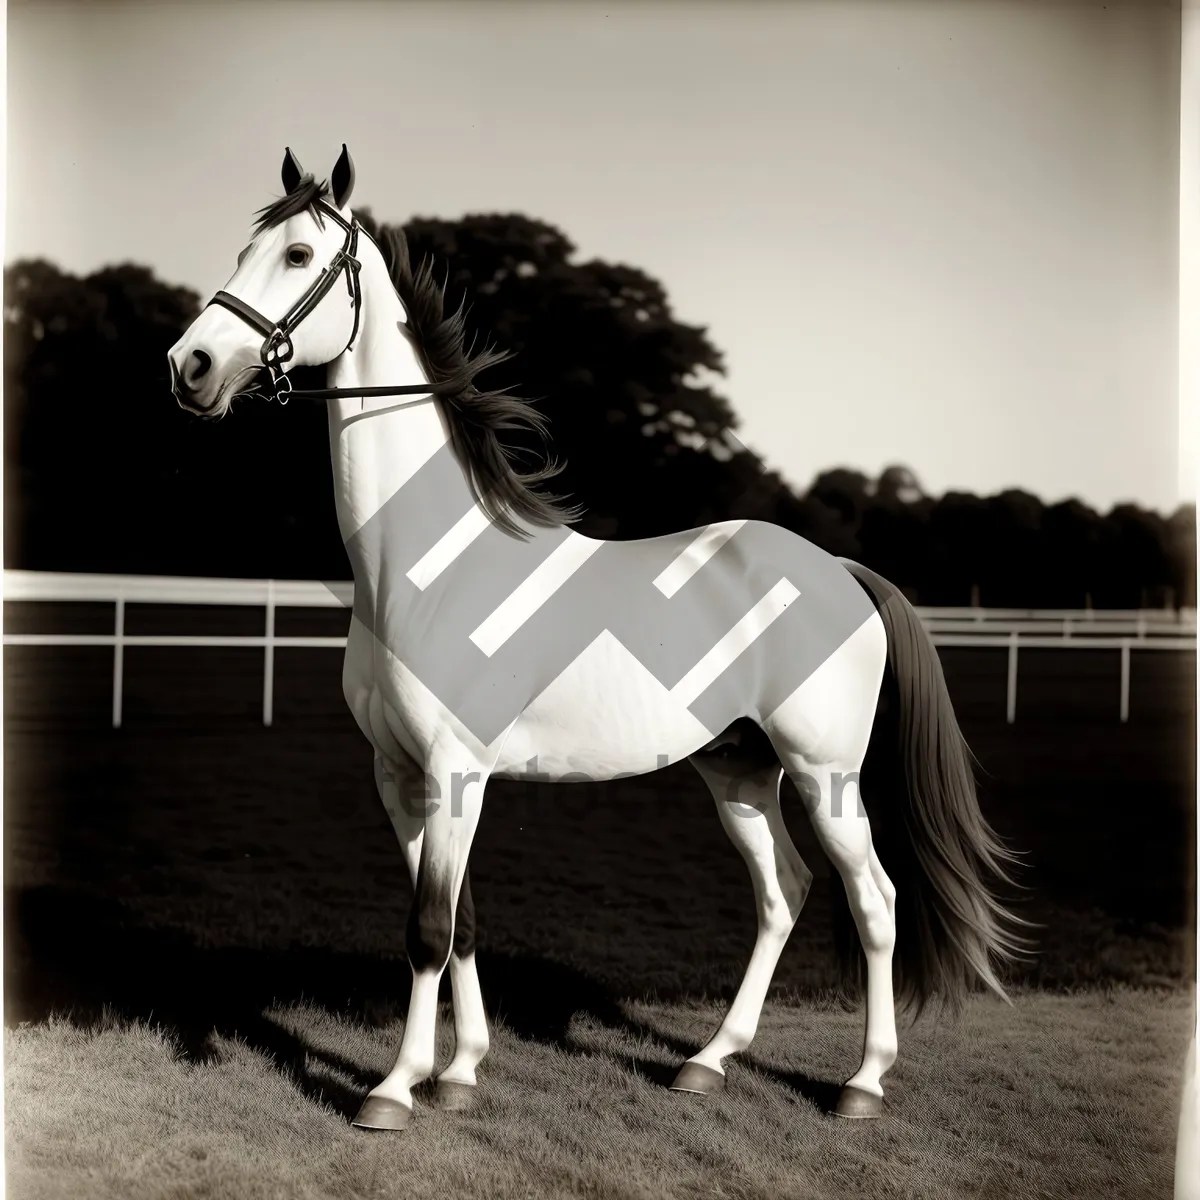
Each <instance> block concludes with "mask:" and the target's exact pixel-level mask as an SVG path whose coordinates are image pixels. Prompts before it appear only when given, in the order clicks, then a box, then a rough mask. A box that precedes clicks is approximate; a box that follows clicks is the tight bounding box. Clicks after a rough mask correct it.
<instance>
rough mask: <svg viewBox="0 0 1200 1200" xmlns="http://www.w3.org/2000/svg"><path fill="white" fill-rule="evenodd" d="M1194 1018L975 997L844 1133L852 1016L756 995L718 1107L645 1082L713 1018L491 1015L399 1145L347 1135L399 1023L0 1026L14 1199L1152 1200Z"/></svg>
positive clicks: (1163, 1187) (1105, 999) (272, 1017)
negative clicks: (470, 1104)
mask: <svg viewBox="0 0 1200 1200" xmlns="http://www.w3.org/2000/svg"><path fill="white" fill-rule="evenodd" d="M1187 1007H1188V1003H1187V998H1186V997H1184V996H1182V995H1180V994H1170V993H1157V992H1148V991H1144V990H1137V991H1135V990H1129V989H1118V990H1115V991H1112V992H1109V993H1107V994H1101V993H1090V994H1084V995H1058V996H1048V995H1044V994H1038V993H1030V994H1022V995H1019V996H1018V997H1017V1003H1016V1005H1015V1006H1014V1008H1012V1009H1011V1010H1002V1006H999V1005H998V1003H997V1004H991V1003H988V1002H986V1001H982V1000H981V1001H978V1002H976V1003H975V1004H973V1005H972V1007H971V1009H970V1010H969V1011H968V1013H967V1014H966V1016H965V1018H964V1019H963V1020H962V1021H961V1023H960V1024H959V1025H957V1026H956V1027H954V1028H940V1029H938V1028H934V1027H932V1026H929V1025H926V1024H924V1023H922V1024H921V1025H920V1026H919V1027H918V1028H917V1029H915V1030H912V1031H910V1032H909V1033H908V1034H907V1036H906V1037H904V1039H903V1043H902V1045H903V1057H902V1060H901V1063H900V1064H899V1065H898V1066H897V1068H896V1069H895V1071H894V1072H893V1075H892V1077H891V1086H890V1091H889V1108H888V1110H887V1112H886V1114H885V1118H884V1119H883V1120H881V1121H878V1122H866V1123H859V1122H846V1121H839V1120H837V1119H836V1118H834V1117H830V1116H828V1115H826V1114H825V1112H824V1111H823V1109H822V1104H823V1102H824V1101H825V1099H826V1096H825V1092H827V1091H828V1090H829V1083H830V1081H832V1080H837V1079H839V1078H841V1077H842V1075H844V1074H845V1072H846V1071H847V1070H848V1069H851V1068H850V1064H851V1062H852V1060H853V1058H854V1054H855V1050H856V1047H857V1046H858V1044H859V1039H860V1037H861V1030H860V1027H859V1022H858V1017H857V1015H856V1014H847V1013H845V1012H843V1011H841V1010H840V1009H839V1008H837V1007H835V1006H832V1005H828V1004H825V1005H822V1004H818V1003H813V1002H808V1003H806V1004H803V1005H799V1006H796V1005H787V1004H780V1003H776V1004H773V1005H772V1006H771V1007H770V1008H769V1009H768V1011H767V1013H766V1015H765V1018H764V1021H763V1026H762V1028H761V1029H760V1032H759V1035H758V1038H757V1039H756V1042H755V1045H754V1047H753V1048H752V1050H751V1051H750V1052H749V1054H748V1055H747V1056H746V1060H745V1061H741V1062H737V1063H735V1064H734V1065H732V1066H731V1067H730V1070H729V1082H728V1086H727V1088H726V1090H725V1092H724V1093H722V1094H720V1095H718V1096H715V1097H707V1098H703V1099H701V1098H697V1097H684V1096H680V1095H678V1094H675V1093H671V1092H669V1091H667V1090H666V1088H665V1087H664V1086H663V1084H664V1081H665V1080H667V1079H668V1078H669V1077H670V1074H671V1072H672V1069H673V1068H674V1066H675V1065H677V1063H678V1060H679V1057H680V1053H681V1051H682V1049H683V1047H684V1046H690V1045H692V1044H693V1043H694V1040H695V1038H696V1036H697V1033H698V1031H700V1030H702V1029H707V1028H709V1027H711V1026H712V1025H713V1023H714V1022H715V1021H716V1020H717V1019H718V1010H717V1009H716V1008H715V1007H714V1006H712V1005H691V1004H673V1005H664V1004H651V1003H637V1002H632V1003H626V1004H622V1005H621V1006H620V1012H619V1014H613V1015H610V1016H609V1017H608V1018H607V1019H600V1018H598V1017H595V1016H593V1015H590V1014H580V1015H577V1016H576V1017H575V1018H574V1019H573V1020H572V1021H571V1022H570V1025H569V1028H568V1029H567V1030H566V1032H565V1034H564V1035H563V1036H561V1037H559V1038H557V1039H555V1040H554V1041H549V1042H548V1041H544V1040H531V1039H528V1038H523V1037H521V1036H520V1035H519V1034H517V1033H516V1032H515V1031H514V1030H512V1029H511V1028H509V1027H507V1026H504V1025H501V1026H500V1027H499V1028H498V1029H497V1030H496V1032H495V1036H494V1040H493V1050H492V1052H491V1054H490V1055H489V1058H488V1059H487V1067H486V1071H484V1072H482V1073H481V1087H482V1088H483V1089H484V1091H483V1095H482V1098H481V1100H480V1102H479V1103H478V1105H477V1107H476V1109H475V1111H473V1112H470V1113H443V1112H440V1111H437V1110H434V1109H432V1108H429V1107H420V1108H419V1109H418V1112H417V1118H418V1119H417V1122H416V1124H415V1125H414V1126H413V1127H412V1128H410V1129H409V1130H408V1131H407V1132H405V1133H404V1134H401V1135H398V1136H397V1135H387V1134H384V1135H379V1134H370V1133H365V1132H362V1131H358V1130H354V1129H352V1128H351V1127H350V1126H349V1125H348V1123H347V1121H348V1114H349V1113H351V1112H352V1111H353V1108H354V1106H355V1103H356V1101H357V1097H358V1096H359V1095H361V1093H362V1091H363V1090H365V1088H366V1087H368V1086H370V1083H371V1082H372V1081H373V1080H374V1079H375V1078H376V1077H377V1075H378V1074H379V1073H380V1072H382V1071H384V1070H386V1069H387V1067H388V1066H389V1065H390V1062H391V1055H392V1054H393V1053H394V1049H395V1046H396V1044H397V1041H398V1038H399V1033H400V1023H399V1021H398V1020H396V1019H390V1020H382V1021H380V1022H378V1023H376V1024H373V1025H371V1026H367V1025H365V1024H364V1023H362V1022H361V1021H359V1020H358V1019H356V1018H355V1017H353V1016H350V1015H347V1014H344V1013H342V1014H333V1013H330V1012H328V1011H327V1010H326V1009H325V1008H323V1007H320V1006H313V1005H291V1006H286V1007H282V1008H276V1009H269V1010H267V1012H266V1013H265V1014H264V1015H263V1018H262V1020H263V1022H264V1023H266V1024H269V1025H270V1026H272V1027H273V1028H274V1030H275V1031H276V1032H275V1035H274V1036H275V1038H276V1039H277V1040H278V1041H279V1042H285V1041H290V1042H294V1045H295V1047H296V1056H295V1057H294V1058H292V1059H291V1060H289V1059H288V1058H287V1056H286V1054H283V1055H281V1054H279V1053H278V1052H277V1053H276V1056H275V1058H274V1060H273V1059H272V1057H271V1056H270V1053H269V1052H268V1051H265V1050H264V1049H263V1048H262V1046H261V1044H256V1042H255V1041H254V1040H253V1039H245V1038H243V1039H238V1038H235V1037H230V1036H227V1037H217V1038H214V1039H213V1041H212V1042H211V1044H210V1046H209V1053H208V1055H207V1056H206V1057H204V1058H203V1059H197V1058H195V1057H190V1056H188V1055H186V1054H183V1053H181V1052H180V1048H179V1045H178V1043H176V1042H175V1041H174V1040H173V1039H172V1038H171V1037H170V1036H169V1035H168V1034H167V1033H165V1032H164V1031H163V1030H162V1029H160V1028H155V1027H153V1026H149V1025H144V1024H134V1025H130V1024H129V1023H128V1022H125V1021H115V1020H113V1021H101V1022H99V1023H98V1024H97V1025H95V1026H93V1027H91V1028H88V1027H82V1028H81V1027H80V1026H79V1025H77V1024H75V1023H72V1022H70V1021H66V1020H57V1021H51V1022H48V1023H42V1024H40V1025H37V1026H31V1027H22V1028H19V1029H17V1030H15V1031H12V1032H10V1033H9V1036H8V1041H7V1049H6V1055H7V1060H8V1086H9V1091H10V1095H11V1096H12V1097H13V1098H14V1100H17V1098H19V1101H18V1102H14V1103H10V1106H9V1120H8V1137H9V1194H10V1195H12V1196H20V1197H30V1198H32V1197H38V1198H41V1197H45V1198H47V1200H49V1198H50V1197H66V1196H72V1197H75V1196H79V1197H82V1196H95V1197H105V1198H106V1200H107V1198H111V1200H149V1198H151V1197H156V1198H157V1197H167V1196H171V1197H178V1196H230V1197H234V1196H237V1197H246V1198H247V1200H249V1198H256V1197H264V1198H265V1197H272V1196H297V1197H325V1196H337V1197H346V1198H351V1197H374V1196H404V1197H412V1198H413V1200H417V1198H421V1197H430V1198H433V1197H444V1196H480V1197H489V1198H493V1200H510V1198H516V1197H525V1196H588V1197H597V1198H601V1197H603V1198H605V1200H609V1198H611V1200H618V1198H620V1200H625V1198H630V1200H632V1198H633V1197H639V1198H641V1197H647V1198H649V1197H666V1196H671V1197H674V1196H680V1197H687V1196H721V1197H752V1196H753V1197H782V1196H787V1197H814V1198H815V1197H821V1198H822V1200H826V1198H827V1200H844V1198H845V1197H848V1196H871V1197H880V1198H883V1197H897V1198H899V1197H916V1196H920V1197H937V1198H939V1200H940V1198H941V1197H946V1198H958V1197H964V1196H980V1197H994V1198H997V1200H999V1198H1001V1197H1003V1198H1005V1200H1017V1198H1024V1197H1030V1198H1032V1197H1039V1198H1041V1197H1078V1198H1080V1200H1096V1198H1098V1197H1103V1196H1113V1197H1127V1198H1129V1200H1137V1198H1141V1197H1159V1196H1161V1197H1166V1196H1169V1195H1170V1194H1171V1177H1172V1158H1173V1152H1174V1151H1173V1145H1174V1130H1173V1128H1172V1127H1171V1125H1170V1123H1169V1120H1168V1119H1167V1118H1168V1117H1169V1114H1170V1113H1171V1111H1172V1108H1173V1106H1174V1104H1175V1100H1176V1097H1175V1091H1176V1089H1175V1086H1174V1083H1173V1080H1174V1076H1175V1075H1176V1072H1177V1067H1178V1064H1179V1062H1180V1061H1181V1057H1182V1054H1183V1050H1184V1043H1185V1040H1186V1038H1185V1027H1186V1023H1187ZM301 1047H303V1050H302V1051H301V1049H300V1048H301ZM443 1054H445V1047H443ZM442 1061H445V1058H444V1057H443V1059H442ZM281 1068H283V1069H281Z"/></svg>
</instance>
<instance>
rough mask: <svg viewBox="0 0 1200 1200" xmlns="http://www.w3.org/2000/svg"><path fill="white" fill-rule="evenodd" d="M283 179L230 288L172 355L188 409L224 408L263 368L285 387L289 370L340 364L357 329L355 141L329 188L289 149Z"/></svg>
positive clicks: (217, 411)
mask: <svg viewBox="0 0 1200 1200" xmlns="http://www.w3.org/2000/svg"><path fill="white" fill-rule="evenodd" d="M283 186H284V193H285V194H284V196H283V197H282V199H280V200H278V201H276V202H275V203H274V204H272V205H270V206H269V207H267V208H265V209H263V210H262V212H261V213H260V216H259V221H258V224H257V225H256V227H255V234H254V237H253V239H252V240H251V242H250V244H249V245H248V246H247V247H246V248H245V249H244V250H243V251H242V252H241V254H240V255H238V265H237V270H236V271H235V272H234V273H233V276H232V277H231V278H230V280H229V282H228V283H227V284H226V285H225V289H224V290H223V291H220V292H218V293H217V294H216V295H215V296H214V297H213V299H212V300H210V301H209V304H208V306H207V307H206V308H205V309H204V311H203V312H202V313H201V314H200V315H199V316H198V317H197V318H196V320H195V321H193V322H192V324H191V325H190V326H189V328H188V329H187V331H186V332H185V333H184V335H183V337H181V338H180V339H179V341H177V342H176V343H175V345H174V346H172V347H171V350H170V351H169V353H168V355H167V357H168V360H169V362H170V369H171V389H172V391H173V392H174V393H175V398H176V399H177V400H178V401H179V404H180V405H181V406H182V407H183V408H186V409H187V410H188V411H189V412H194V413H199V414H201V415H202V416H206V417H219V416H223V415H224V414H225V413H226V412H228V410H229V405H230V402H231V401H232V399H233V397H234V396H235V395H237V394H238V393H239V392H245V391H248V390H251V388H252V385H253V382H254V380H255V379H256V377H257V376H258V375H259V372H261V371H264V370H266V371H267V372H268V373H269V374H270V376H271V378H272V380H281V381H282V382H283V384H284V385H285V386H286V383H287V381H286V380H285V379H283V378H282V372H283V371H285V370H286V369H288V368H289V367H293V366H320V365H322V364H324V363H328V362H331V361H332V360H333V359H335V358H337V357H338V356H339V355H340V354H342V353H343V352H344V351H345V350H346V348H347V347H348V345H349V344H350V343H351V342H352V340H353V338H354V336H355V333H356V332H357V327H358V308H359V290H358V261H357V259H356V258H355V257H354V255H355V251H356V249H357V238H358V225H357V224H356V223H355V222H354V219H353V217H352V216H351V214H350V211H349V209H348V208H347V207H346V205H347V203H348V201H349V199H350V193H351V191H352V190H353V187H354V164H353V163H352V162H351V160H350V155H349V153H348V152H347V150H346V147H345V146H342V153H341V156H340V157H339V158H338V161H337V164H336V165H335V166H334V168H333V173H332V175H331V176H330V182H329V185H328V186H326V185H325V184H319V183H317V182H316V181H315V180H314V179H313V177H312V176H311V175H306V174H305V173H304V171H303V170H302V169H301V167H300V164H299V163H298V162H297V161H296V159H295V157H294V156H293V154H292V152H291V150H290V149H289V150H287V151H286V152H285V154H284V159H283ZM280 390H282V389H280Z"/></svg>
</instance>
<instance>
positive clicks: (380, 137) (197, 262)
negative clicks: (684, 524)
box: [5, 0, 1194, 510]
mask: <svg viewBox="0 0 1200 1200" xmlns="http://www.w3.org/2000/svg"><path fill="white" fill-rule="evenodd" d="M8 33H9V40H8V88H9V96H8V103H9V107H8V114H9V115H8V122H9V124H8V155H9V160H8V213H7V225H6V241H5V258H6V260H7V261H9V262H11V261H13V260H14V259H16V258H20V257H25V256H32V255H39V256H45V257H47V258H50V259H52V260H53V261H55V262H57V263H59V264H60V265H61V266H63V267H65V268H67V269H68V270H71V271H75V272H86V271H89V270H93V269H95V268H96V267H99V266H101V265H103V264H106V263H111V262H115V261H120V260H126V259H132V260H136V261H138V262H143V263H146V264H149V265H150V266H152V267H153V268H154V269H155V270H156V271H157V272H158V273H159V274H160V275H161V276H162V277H163V278H164V279H166V280H168V281H171V282H177V283H183V284H187V285H189V286H191V287H194V288H195V289H197V290H198V291H199V292H200V293H202V294H203V295H205V296H207V295H208V294H210V293H211V292H213V291H214V290H215V289H216V288H218V287H219V286H221V284H223V283H224V282H225V280H226V279H227V278H228V277H229V275H230V274H231V273H232V271H233V267H234V258H235V256H236V253H237V251H238V250H239V249H240V248H241V246H242V245H244V243H245V235H246V231H247V227H248V225H249V223H250V220H251V215H252V212H253V210H254V209H256V208H258V207H260V206H262V205H263V204H265V203H267V202H268V201H269V200H271V199H272V198H273V197H274V196H276V195H277V194H278V193H279V190H280V182H279V164H280V160H281V158H282V155H283V148H284V146H285V145H291V147H292V148H293V150H295V152H296V154H297V156H298V157H299V158H300V160H301V162H303V163H304V165H305V166H306V167H307V168H308V169H310V170H313V171H314V172H315V173H316V174H317V175H318V176H324V175H327V174H328V173H329V171H330V169H331V168H332V166H333V162H334V159H335V158H336V155H337V153H338V151H339V149H340V145H341V143H342V142H343V141H346V142H348V143H349V145H350V150H351V153H352V154H353V156H354V159H355V163H356V166H357V178H358V182H357V187H356V191H355V201H356V202H357V203H359V204H363V205H369V206H370V207H371V208H372V209H373V210H374V212H375V214H376V216H378V217H381V218H383V219H385V220H389V221H403V220H406V219H408V218H409V217H410V216H413V215H424V216H438V217H445V218H455V217H458V216H461V215H463V214H464V213H466V212H478V211H513V210H517V211H521V212H525V213H527V214H529V215H530V216H534V217H538V218H541V219H543V220H547V221H549V222H551V223H553V224H555V225H557V226H559V227H560V228H561V229H562V230H563V231H564V232H565V233H566V234H567V236H568V237H570V238H571V239H572V240H573V241H574V242H575V243H576V244H577V245H578V246H579V248H580V251H581V254H582V255H583V256H585V257H591V256H596V257H600V258H604V259H607V260H611V261H622V262H627V263H630V264H632V265H635V266H638V267H641V268H642V269H644V270H646V271H647V272H649V273H650V274H651V275H653V276H655V277H657V278H658V279H660V280H661V281H662V282H663V284H664V285H665V286H666V288H667V291H668V294H669V296H670V298H671V300H672V303H673V306H674V310H675V313H676V315H677V316H678V317H679V318H680V319H681V320H684V321H687V322H689V323H693V324H699V325H704V326H706V327H707V328H708V331H709V334H710V336H711V338H712V340H713V342H714V343H715V344H716V345H717V346H718V347H719V348H720V349H721V350H722V351H723V352H724V354H725V358H726V363H727V366H728V369H729V373H728V376H727V378H726V379H724V380H723V381H721V383H720V385H719V387H720V390H722V391H723V392H724V393H725V394H726V395H727V396H728V397H729V398H730V400H731V402H732V403H733V406H734V408H735V409H736V410H737V412H738V413H739V414H740V415H741V417H742V420H743V424H742V427H741V430H740V436H741V437H742V439H743V441H745V442H746V443H748V444H749V445H751V446H752V447H754V448H755V449H756V450H758V451H759V452H760V453H761V454H762V455H763V456H764V457H765V458H766V460H767V462H768V463H769V464H770V465H771V466H774V467H777V468H778V469H780V470H781V471H782V472H783V474H784V475H785V477H786V478H788V479H789V480H790V481H791V482H793V483H795V484H797V485H799V486H800V487H804V486H806V485H807V484H808V483H809V482H810V481H811V479H812V476H813V475H814V473H815V472H817V471H818V470H820V469H822V468H825V467H830V466H836V465H846V466H853V467H857V468H859V469H862V470H865V471H867V472H868V473H870V474H875V473H877V472H878V471H879V470H880V469H881V468H883V467H884V466H886V465H888V464H890V463H893V462H900V463H904V464H906V465H908V466H911V467H912V468H913V469H914V470H915V471H916V473H917V475H918V477H919V478H920V480H921V481H922V483H923V484H924V485H925V487H926V489H927V490H929V491H931V492H933V493H935V494H938V493H941V492H943V491H945V490H947V489H950V488H964V489H967V490H971V491H976V492H981V493H989V492H994V491H996V490H998V489H1000V488H1003V487H1008V486H1020V487H1025V488H1028V489H1030V490H1031V491H1034V492H1036V493H1038V494H1039V495H1041V496H1042V497H1043V498H1044V499H1046V500H1048V501H1054V500H1058V499H1061V498H1063V497H1065V496H1068V495H1075V496H1078V497H1080V498H1081V499H1083V500H1086V501H1087V502H1089V503H1091V504H1094V505H1096V506H1098V507H1100V508H1102V509H1103V508H1107V507H1108V506H1109V505H1111V504H1112V503H1114V502H1117V501H1120V500H1135V501H1137V502H1139V503H1143V504H1148V505H1150V506H1153V507H1156V508H1160V509H1164V510H1169V509H1172V508H1174V506H1175V505H1176V504H1177V503H1178V502H1179V500H1180V499H1181V496H1182V497H1183V498H1191V497H1192V496H1193V495H1194V491H1193V487H1192V480H1191V476H1190V472H1189V473H1188V474H1187V476H1186V477H1185V478H1184V480H1183V482H1184V488H1183V489H1182V490H1181V471H1180V469H1179V458H1178V455H1179V451H1178V428H1179V419H1178V405H1177V397H1178V389H1177V370H1178V359H1177V347H1178V325H1177V320H1178V221H1179V174H1178V164H1179V10H1178V6H1177V5H1171V4H1167V3H1155V2H1153V0H1140V2H1138V3H1136V4H1135V3H1129V2H1126V3H1108V4H1106V5H1104V4H1101V3H1099V2H1095V3H1092V2H1087V3H1083V2H1079V3H1054V2H1049V0H1037V2H1034V0H1028V2H1023V3H1021V2H1013V0H1008V2H998V0H997V2H988V0H955V2H954V3H949V2H944V0H943V2H929V3H922V4H918V3H909V2H908V0H878V2H875V3H867V2H861V3H860V2H857V0H838V2H837V3H827V4H816V3H803V2H800V0H797V2H795V3H781V2H776V3H759V2H751V0H739V2H738V3H736V4H734V3H732V2H731V3H711V2H710V3H695V2H692V3H686V2H683V0H674V2H671V3H656V2H643V3H640V4H633V3H631V2H629V0H617V2H613V3H609V4H598V3H591V2H584V0H561V2H558V3H550V2H549V0H543V2H541V3H524V4H518V3H509V2H507V0H492V2H489V3H468V2H459V0H449V2H448V0H440V2H438V3H436V4H433V3H409V2H396V3H384V2H382V0H377V2H375V3H364V2H361V0H338V2H337V3H336V4H335V3H333V2H332V0H286V2H284V3H276V2H274V0H239V2H238V3H236V4H233V3H179V2H177V3H158V4H145V3H141V4H128V3H120V4H119V3H107V2H98V0H89V2H88V3H86V4H68V3H57V2H51V0H39V2H38V3H36V4H27V3H13V2H12V0H10V3H9V6H8ZM613 469H614V470H619V469H620V466H619V464H615V463H614V465H613Z"/></svg>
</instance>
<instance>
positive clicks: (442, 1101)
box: [433, 1079, 479, 1112]
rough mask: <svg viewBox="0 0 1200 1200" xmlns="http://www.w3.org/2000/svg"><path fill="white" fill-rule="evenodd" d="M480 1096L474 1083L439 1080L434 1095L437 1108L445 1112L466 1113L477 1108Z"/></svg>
mask: <svg viewBox="0 0 1200 1200" xmlns="http://www.w3.org/2000/svg"><path fill="white" fill-rule="evenodd" d="M478 1095H479V1092H478V1089H477V1088H476V1087H475V1085H474V1084H473V1083H460V1082H459V1081H458V1080H457V1079H439V1080H438V1081H437V1088H436V1089H435V1090H434V1093H433V1103H434V1107H435V1108H440V1109H443V1110H444V1111H445V1112H466V1111H467V1110H468V1109H470V1108H473V1107H474V1106H475V1098H476V1097H477V1096H478Z"/></svg>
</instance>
